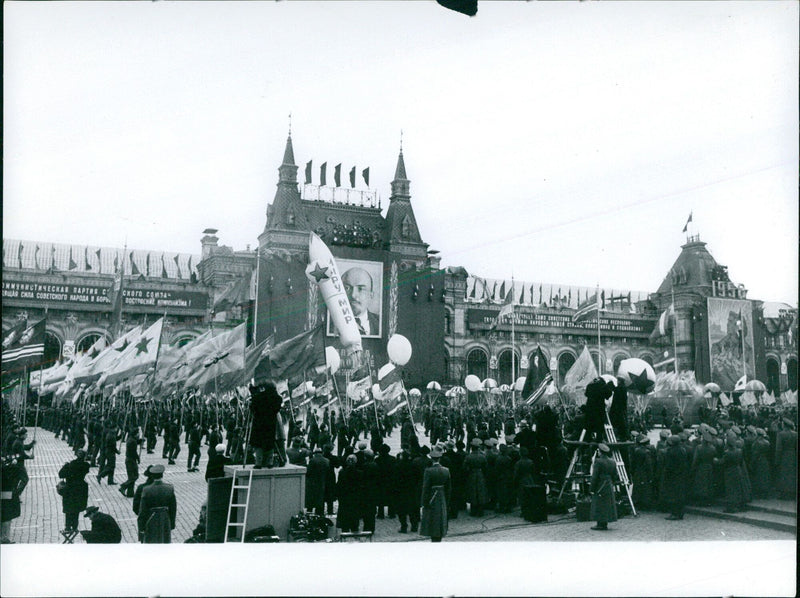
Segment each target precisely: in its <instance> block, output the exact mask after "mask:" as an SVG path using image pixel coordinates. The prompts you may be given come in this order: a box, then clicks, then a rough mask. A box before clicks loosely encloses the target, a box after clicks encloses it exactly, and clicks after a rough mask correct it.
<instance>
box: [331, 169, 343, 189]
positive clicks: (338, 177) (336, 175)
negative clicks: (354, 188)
mask: <svg viewBox="0 0 800 598" xmlns="http://www.w3.org/2000/svg"><path fill="white" fill-rule="evenodd" d="M333 182H334V183H335V184H336V186H337V187H341V186H342V165H341V164H337V165H336V166H334V167H333Z"/></svg>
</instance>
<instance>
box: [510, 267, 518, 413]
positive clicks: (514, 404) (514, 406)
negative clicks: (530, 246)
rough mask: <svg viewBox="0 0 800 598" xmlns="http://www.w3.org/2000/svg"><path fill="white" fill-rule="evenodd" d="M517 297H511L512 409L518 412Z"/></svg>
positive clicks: (512, 281)
mask: <svg viewBox="0 0 800 598" xmlns="http://www.w3.org/2000/svg"><path fill="white" fill-rule="evenodd" d="M511 292H512V293H514V274H513V273H512V274H511ZM516 299H517V298H516V297H515V296H514V295H513V294H512V295H511V408H512V409H513V410H514V411H516V410H517V402H516V400H515V398H514V386H515V385H516V382H517V377H516V369H517V368H516V361H517V346H516V340H515V336H514V320H515V319H516V318H515V317H514V316H516V313H515V312H514V306H515V303H514V302H515V301H516Z"/></svg>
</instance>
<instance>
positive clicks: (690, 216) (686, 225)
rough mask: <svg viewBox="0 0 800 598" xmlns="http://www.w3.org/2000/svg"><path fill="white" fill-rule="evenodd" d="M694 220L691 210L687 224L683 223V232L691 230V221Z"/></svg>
mask: <svg viewBox="0 0 800 598" xmlns="http://www.w3.org/2000/svg"><path fill="white" fill-rule="evenodd" d="M691 221H692V213H691V212H689V218H687V219H686V224H684V225H683V232H686V231H687V230H689V223H690V222H691Z"/></svg>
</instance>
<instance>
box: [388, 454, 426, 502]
mask: <svg viewBox="0 0 800 598" xmlns="http://www.w3.org/2000/svg"><path fill="white" fill-rule="evenodd" d="M391 488H392V494H393V496H394V501H395V503H394V507H395V510H396V511H397V513H398V514H399V515H404V514H409V513H411V512H412V511H413V510H414V509H415V508H416V509H419V503H418V502H417V501H418V500H419V494H416V496H415V492H416V469H415V468H414V464H413V463H412V462H411V459H410V458H409V457H408V455H403V456H401V457H398V458H397V461H396V463H395V469H394V480H393V483H392V485H391Z"/></svg>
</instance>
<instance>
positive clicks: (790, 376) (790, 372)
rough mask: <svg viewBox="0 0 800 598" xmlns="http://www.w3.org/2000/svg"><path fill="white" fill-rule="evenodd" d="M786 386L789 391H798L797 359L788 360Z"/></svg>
mask: <svg viewBox="0 0 800 598" xmlns="http://www.w3.org/2000/svg"><path fill="white" fill-rule="evenodd" d="M786 386H787V387H788V389H789V390H797V358H796V357H790V358H789V359H787V360H786Z"/></svg>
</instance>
